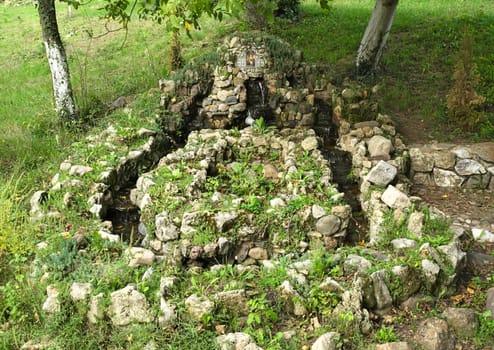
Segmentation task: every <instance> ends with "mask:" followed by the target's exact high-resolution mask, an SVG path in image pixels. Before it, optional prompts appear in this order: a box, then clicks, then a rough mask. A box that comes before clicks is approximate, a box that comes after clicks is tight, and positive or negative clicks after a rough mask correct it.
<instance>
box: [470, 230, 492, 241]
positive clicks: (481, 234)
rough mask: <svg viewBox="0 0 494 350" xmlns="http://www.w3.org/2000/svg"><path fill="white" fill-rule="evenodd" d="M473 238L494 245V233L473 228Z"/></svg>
mask: <svg viewBox="0 0 494 350" xmlns="http://www.w3.org/2000/svg"><path fill="white" fill-rule="evenodd" d="M472 236H473V238H474V239H475V240H477V241H479V242H489V243H494V233H492V232H490V231H487V230H483V229H480V228H472Z"/></svg>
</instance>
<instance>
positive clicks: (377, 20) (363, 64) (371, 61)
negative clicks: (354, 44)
mask: <svg viewBox="0 0 494 350" xmlns="http://www.w3.org/2000/svg"><path fill="white" fill-rule="evenodd" d="M397 5H398V0H376V5H375V6H374V11H373V12H372V16H371V18H370V20H369V23H368V24H367V29H366V30H365V33H364V36H363V38H362V41H361V42H360V47H359V49H358V53H357V62H356V65H357V74H358V75H365V74H366V73H369V72H370V71H371V70H375V69H376V68H377V66H378V64H379V61H380V59H381V56H382V53H383V49H384V46H385V45H386V40H387V39H388V35H389V31H390V30H391V25H392V24H393V19H394V15H395V11H396V6H397Z"/></svg>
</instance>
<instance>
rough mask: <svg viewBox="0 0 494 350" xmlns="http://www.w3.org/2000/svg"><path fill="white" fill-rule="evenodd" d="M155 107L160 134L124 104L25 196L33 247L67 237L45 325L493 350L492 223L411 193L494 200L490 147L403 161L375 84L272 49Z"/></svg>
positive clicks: (218, 65)
mask: <svg viewBox="0 0 494 350" xmlns="http://www.w3.org/2000/svg"><path fill="white" fill-rule="evenodd" d="M160 91H161V99H160V101H156V103H158V102H159V103H160V106H161V107H160V112H159V116H158V118H155V119H150V118H142V117H140V116H139V114H138V112H137V111H135V110H133V109H132V107H130V108H129V107H126V109H124V110H122V118H121V119H122V120H121V121H119V122H118V123H115V125H110V126H108V127H107V128H106V129H105V130H103V131H102V132H101V133H99V134H95V135H90V136H88V137H87V139H86V140H84V141H81V142H79V143H77V144H75V145H73V149H74V152H73V156H71V157H70V158H69V159H67V160H66V161H64V162H63V163H62V164H60V171H59V172H58V173H57V174H53V176H52V180H51V183H50V184H47V186H46V188H44V189H40V191H38V192H36V193H35V194H34V195H33V197H32V199H31V217H32V220H33V221H34V222H36V223H37V224H38V225H39V227H40V230H43V229H44V228H45V227H47V226H48V225H58V227H60V235H59V236H57V237H55V238H53V239H51V240H49V241H41V242H40V243H39V244H38V249H37V250H38V252H37V258H36V261H35V264H34V266H33V269H32V278H33V280H34V281H37V282H36V283H40V284H42V285H43V286H45V287H46V298H45V300H44V303H43V305H42V309H43V312H44V313H45V314H46V315H47V317H48V318H52V319H55V320H56V319H57V318H60V319H63V317H62V316H61V315H63V314H64V313H68V312H70V313H71V314H73V315H74V317H77V318H79V319H81V320H82V321H81V322H82V323H83V324H85V325H87V327H88V333H87V334H88V337H90V334H91V332H92V331H93V332H106V333H105V334H107V337H108V338H109V339H110V342H109V343H111V344H114V347H111V349H124V348H129V349H147V350H151V349H163V348H166V346H171V348H174V349H196V348H197V349H199V348H200V349H222V350H233V349H313V350H330V349H380V350H383V349H394V350H400V349H427V350H429V349H431V350H432V349H434V350H442V349H444V350H446V349H481V348H484V349H487V348H488V347H486V346H490V345H486V344H489V340H488V338H489V337H490V336H489V334H492V333H489V327H494V321H493V319H492V316H491V315H492V313H494V289H492V288H491V289H490V290H488V291H486V293H485V297H479V296H477V295H476V293H477V290H476V289H480V285H482V283H485V281H482V280H480V278H482V279H484V280H485V279H492V278H494V276H493V274H492V271H491V270H490V269H491V268H492V265H493V261H494V258H493V256H492V254H490V253H491V250H490V245H491V244H492V243H494V227H493V225H494V219H493V220H489V219H488V218H487V219H484V220H483V221H481V220H478V221H475V220H474V221H472V220H469V219H468V218H462V217H458V216H451V215H448V213H447V212H445V211H442V210H440V208H437V207H436V206H433V205H431V204H430V203H428V202H427V201H426V200H424V198H425V197H427V196H424V198H423V197H422V196H419V195H418V194H420V190H422V191H424V188H435V187H441V188H450V187H454V188H456V189H458V190H460V191H461V190H464V189H469V190H470V189H481V190H482V191H484V192H483V193H485V196H490V197H489V198H492V194H491V193H492V191H493V190H494V143H482V144H476V145H471V146H455V145H441V144H431V145H421V146H420V147H418V146H417V147H415V146H413V147H408V146H407V145H406V144H405V143H404V142H403V141H402V139H401V138H400V135H398V133H397V132H396V130H395V127H394V125H393V121H392V118H390V117H389V116H387V115H384V114H381V113H379V106H378V105H377V104H376V103H375V102H374V99H373V95H375V94H377V93H378V89H377V87H374V88H365V87H362V86H360V85H358V84H357V83H352V82H351V81H349V80H348V81H345V83H344V84H343V86H336V85H335V84H334V83H333V81H332V79H331V71H330V69H329V68H328V67H320V66H309V65H306V64H304V63H303V60H302V54H301V53H300V52H298V51H294V50H292V49H291V48H290V47H289V46H288V45H287V44H286V43H284V42H283V41H281V40H279V39H277V38H274V37H271V36H263V35H261V34H250V35H246V36H239V35H235V36H232V37H229V38H228V39H226V40H225V42H224V44H223V45H222V46H221V47H220V48H219V49H218V53H217V55H215V56H214V57H206V58H203V59H202V60H201V59H196V61H195V62H193V63H191V64H190V65H188V66H187V67H185V68H184V69H183V70H182V71H178V72H175V74H174V75H171V77H170V78H169V79H164V80H161V81H160ZM328 140H329V142H328ZM329 144H331V145H329ZM333 149H337V150H338V151H339V152H342V153H344V154H346V156H347V157H348V159H349V160H350V162H351V169H349V171H348V173H347V174H344V176H343V178H345V180H346V182H347V184H348V183H350V184H351V186H352V188H353V190H352V191H351V192H352V194H351V195H352V196H353V198H352V199H349V193H346V192H347V191H346V190H343V188H346V187H344V186H342V185H341V184H340V186H339V185H338V183H337V182H336V180H335V178H336V177H337V176H335V172H336V171H337V170H336V169H335V163H338V160H335V159H332V158H331V151H332V150H333ZM339 177H341V176H339ZM427 186H428V187H427ZM431 191H432V190H431ZM426 192H427V191H426ZM429 194H430V193H429ZM462 204H464V205H468V204H467V203H462ZM486 205H492V203H490V204H489V203H486ZM461 210H462V209H460V211H461ZM81 216H82V217H84V219H85V221H84V222H85V225H74V224H73V222H74V221H73V218H75V217H78V218H80V217H81ZM491 218H492V216H491ZM78 222H79V221H78ZM49 247H50V249H48V248H49ZM472 247H474V248H475V249H473V248H472ZM479 247H481V248H482V252H479V251H478V250H479V249H480V248H479ZM472 249H473V250H472ZM479 271H480V272H479ZM475 276H477V277H475ZM478 276H481V277H478ZM477 294H480V293H477ZM55 324H56V322H55ZM179 333H185V334H189V333H190V334H191V335H190V338H189V343H188V344H184V343H174V342H175V339H176V338H177V337H176V335H177V334H179ZM193 334H195V336H196V337H197V338H194V335H193ZM112 339H113V341H112ZM198 339H202V340H198ZM490 344H492V342H491V343H490ZM65 346H66V344H63V342H60V341H59V340H57V338H56V337H53V339H33V340H32V341H31V342H29V343H26V344H24V346H23V347H22V348H23V349H42V348H45V349H65V348H66V347H65ZM95 346H97V345H95ZM109 349H110V348H109Z"/></svg>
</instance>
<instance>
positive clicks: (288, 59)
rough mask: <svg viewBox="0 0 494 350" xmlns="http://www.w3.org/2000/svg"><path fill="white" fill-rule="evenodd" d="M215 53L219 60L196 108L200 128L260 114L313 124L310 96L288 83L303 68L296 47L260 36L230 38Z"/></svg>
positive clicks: (290, 123) (273, 120)
mask: <svg viewBox="0 0 494 350" xmlns="http://www.w3.org/2000/svg"><path fill="white" fill-rule="evenodd" d="M218 51H219V52H220V53H221V63H220V64H218V65H217V66H216V67H215V68H214V73H213V84H212V89H211V91H210V94H209V95H208V96H207V97H206V98H204V99H203V100H202V103H201V107H200V108H199V114H200V119H201V120H203V123H204V127H206V128H229V127H232V126H240V127H243V126H245V125H249V124H251V123H252V122H253V121H254V120H255V119H259V118H261V117H262V118H264V119H265V121H266V122H267V123H268V124H271V125H276V126H278V127H295V126H298V125H300V124H304V126H311V125H312V124H313V122H314V117H313V112H314V111H313V109H314V108H313V107H314V105H313V96H312V97H311V95H310V94H309V90H308V89H306V88H300V87H298V88H297V87H296V86H292V85H293V82H295V81H296V80H297V78H296V76H297V75H298V74H300V73H301V72H303V71H304V69H303V68H301V67H302V62H301V61H302V54H301V52H300V51H297V50H294V49H292V48H291V47H290V46H289V45H288V44H287V43H285V42H283V41H282V40H280V39H278V38H275V37H271V36H266V35H261V34H259V35H252V34H249V35H245V34H244V35H243V36H240V35H238V36H237V35H236V36H233V37H230V38H228V39H225V41H224V44H223V45H222V46H221V47H220V48H219V49H218ZM311 102H312V103H311ZM304 118H305V120H304ZM303 120H304V121H303Z"/></svg>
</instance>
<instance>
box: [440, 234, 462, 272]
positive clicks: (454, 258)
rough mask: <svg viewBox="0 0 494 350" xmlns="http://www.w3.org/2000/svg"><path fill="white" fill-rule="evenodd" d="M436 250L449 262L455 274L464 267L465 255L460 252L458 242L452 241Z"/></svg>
mask: <svg viewBox="0 0 494 350" xmlns="http://www.w3.org/2000/svg"><path fill="white" fill-rule="evenodd" d="M437 249H438V250H439V251H441V252H442V253H443V254H444V256H445V257H446V259H448V260H449V262H450V263H451V266H452V267H453V269H454V270H455V271H456V272H458V271H460V270H461V269H462V268H463V266H464V265H465V261H466V257H467V253H465V252H464V251H462V250H461V247H460V243H459V242H457V241H454V242H451V243H450V244H448V245H442V246H439V247H437Z"/></svg>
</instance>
